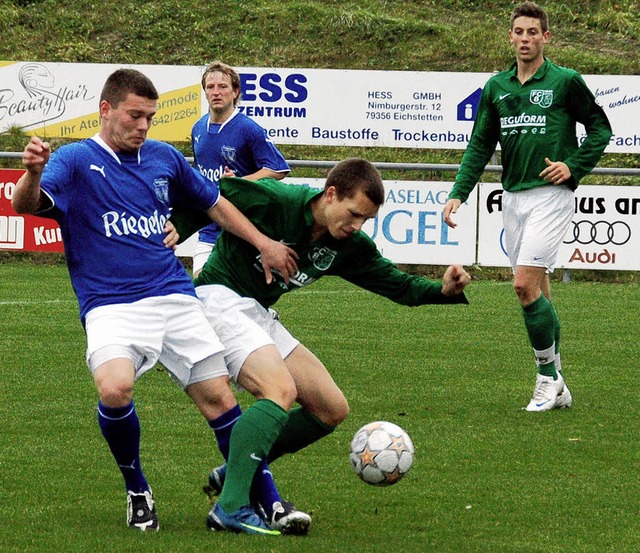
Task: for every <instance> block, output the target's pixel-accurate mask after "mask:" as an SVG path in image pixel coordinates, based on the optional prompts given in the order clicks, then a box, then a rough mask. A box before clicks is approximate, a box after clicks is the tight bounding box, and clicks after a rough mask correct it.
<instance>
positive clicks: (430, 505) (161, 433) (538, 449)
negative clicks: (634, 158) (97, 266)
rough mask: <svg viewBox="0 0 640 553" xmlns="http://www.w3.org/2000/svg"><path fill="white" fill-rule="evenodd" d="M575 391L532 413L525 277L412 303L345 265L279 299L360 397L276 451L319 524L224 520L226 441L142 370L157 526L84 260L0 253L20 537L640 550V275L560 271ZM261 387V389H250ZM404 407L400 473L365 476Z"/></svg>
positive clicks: (73, 547) (69, 546)
mask: <svg viewBox="0 0 640 553" xmlns="http://www.w3.org/2000/svg"><path fill="white" fill-rule="evenodd" d="M553 293H554V299H555V304H556V307H557V309H558V311H559V313H560V316H561V319H562V321H563V355H564V364H565V374H566V376H567V379H568V383H569V385H570V386H571V389H572V392H573V395H574V400H575V407H574V408H573V409H570V410H565V411H561V412H560V411H557V412H551V413H542V414H531V413H525V412H523V411H522V410H521V407H522V406H523V405H524V404H525V403H526V401H527V400H528V398H529V396H530V394H531V390H532V387H533V382H534V368H533V358H532V354H531V351H530V349H529V347H528V345H527V342H526V338H525V333H524V328H523V325H522V316H521V314H520V312H519V308H518V307H517V302H516V299H515V295H514V294H513V291H512V289H511V285H510V283H508V282H495V281H492V280H480V281H474V282H473V283H472V284H471V286H470V287H469V289H468V296H469V299H470V302H471V304H470V305H469V306H424V307H420V308H406V307H402V306H396V305H395V304H392V303H391V302H389V301H387V300H385V299H383V298H379V297H376V296H374V295H372V294H369V293H367V292H364V291H361V290H359V289H357V288H354V287H353V286H351V285H348V284H346V283H344V282H342V281H339V280H334V279H331V278H327V279H324V280H322V281H320V282H319V283H317V284H315V285H313V286H311V287H309V288H307V289H304V290H302V291H300V292H297V293H295V294H291V295H288V296H285V297H284V298H283V299H282V300H281V301H280V303H279V304H278V308H279V311H280V313H281V316H282V318H283V320H284V321H285V323H286V324H287V325H288V326H289V328H290V329H291V330H292V331H293V332H294V333H295V334H296V335H297V336H298V337H299V338H301V339H302V341H303V342H304V343H305V344H306V345H307V346H308V347H309V348H310V349H312V350H313V351H314V352H316V354H317V355H318V356H319V357H320V358H321V359H322V360H323V361H324V362H325V364H326V365H327V367H329V369H330V371H331V372H332V374H333V375H334V378H335V379H336V381H337V382H338V384H339V385H340V386H341V387H342V389H343V390H344V391H345V394H346V395H347V397H348V399H349V401H350V405H351V414H350V416H349V418H348V419H347V421H345V422H344V423H343V424H342V425H341V426H340V427H339V428H338V429H337V430H336V432H335V433H334V434H333V435H331V436H329V437H327V438H325V439H324V440H322V441H321V442H319V443H318V444H315V445H314V446H312V447H310V448H308V449H307V450H304V451H302V452H300V453H298V454H296V455H294V456H291V457H288V458H285V459H282V460H281V461H279V462H278V463H276V464H275V465H274V466H273V467H272V468H273V471H274V474H275V476H276V479H277V481H278V483H279V486H280V488H281V490H282V491H283V493H284V494H285V495H286V496H288V497H290V498H292V499H294V500H295V501H296V503H297V504H298V505H299V506H300V507H301V508H304V509H307V510H310V511H313V517H314V524H313V527H312V530H311V533H310V535H309V536H307V537H306V538H287V537H283V538H277V539H275V540H270V539H261V538H255V537H250V536H236V535H226V534H212V533H208V532H207V531H206V529H205V526H204V517H205V515H206V512H207V509H208V504H207V503H206V500H205V496H204V495H203V494H202V493H201V492H200V487H201V486H202V484H203V480H204V478H205V476H206V474H207V472H208V470H210V468H211V467H212V466H213V465H214V464H216V463H217V462H218V461H219V459H220V456H219V454H218V453H217V451H216V448H215V443H214V440H213V437H212V434H211V431H210V430H209V428H208V427H207V426H206V424H205V423H204V421H203V420H202V418H201V417H200V415H199V414H198V413H197V411H196V409H195V407H194V406H193V405H192V404H191V403H190V402H189V400H188V399H187V398H186V396H185V395H184V394H183V393H182V392H180V391H179V389H178V388H177V387H176V386H175V385H174V384H173V383H171V382H170V380H169V378H168V377H167V376H166V374H165V373H163V372H159V371H152V372H151V373H149V374H147V375H145V377H143V379H141V380H140V381H139V382H138V384H137V387H136V402H137V405H138V409H139V413H140V417H141V420H142V425H143V446H142V447H143V449H142V458H143V463H144V466H145V470H146V473H147V476H148V477H149V480H150V482H151V484H152V486H153V488H154V492H155V495H156V498H157V500H158V510H159V515H160V520H161V526H162V529H161V531H160V532H159V533H158V534H157V535H142V534H139V533H135V532H132V531H129V530H128V529H127V528H126V527H125V524H124V516H125V509H124V503H125V502H124V489H123V486H122V481H121V477H120V475H119V473H118V471H117V469H116V467H115V464H114V462H113V459H112V458H111V456H110V454H109V452H108V449H107V447H106V445H105V443H104V441H103V439H102V437H101V435H100V431H99V429H98V425H97V422H96V413H95V406H96V393H95V390H94V387H93V384H92V382H91V378H90V376H89V372H88V370H87V369H86V367H85V365H84V346H85V344H84V334H83V331H82V328H81V326H80V323H79V321H78V318H77V307H76V304H75V299H74V297H73V293H72V291H71V287H70V285H69V282H68V277H67V274H66V269H65V268H64V267H63V266H61V265H37V264H33V263H29V262H13V263H11V262H9V263H1V264H0V310H1V312H2V317H0V335H1V336H2V342H1V345H0V362H1V366H2V377H1V379H0V381H1V382H2V395H3V399H2V401H1V402H0V428H1V431H0V435H1V436H2V438H1V440H2V442H1V443H2V447H1V449H0V472H1V473H2V479H1V480H0V497H1V498H2V501H0V524H1V525H2V532H0V549H1V550H2V551H21V552H25V551H38V552H45V551H51V552H54V551H55V552H58V551H162V552H165V551H166V552H169V551H171V552H173V551H203V550H215V551H220V552H226V551H229V552H230V551H233V552H254V551H255V552H262V551H278V552H307V551H309V552H312V551H313V552H316V551H323V552H324V551H362V550H390V551H415V552H423V551H447V552H461V551H465V552H467V551H477V552H487V551H491V552H502V551H505V552H510V551H524V552H538V551H540V552H542V551H551V552H555V551H558V552H559V551H563V552H564V551H568V552H582V551H611V552H614V551H615V552H620V551H622V552H625V551H636V550H637V544H638V543H639V541H640V530H639V529H638V525H637V515H638V512H640V499H639V494H638V485H637V475H638V472H639V469H640V455H639V454H638V450H637V436H638V419H639V415H640V407H639V406H638V401H637V377H636V369H637V359H638V356H639V354H640V351H639V350H640V346H639V345H638V341H637V339H636V338H637V337H636V334H637V332H636V329H637V327H638V322H639V321H638V314H637V305H638V301H639V300H640V287H639V286H638V285H637V284H635V283H631V284H625V285H621V284H605V283H590V282H572V283H570V284H562V283H555V284H554V290H553ZM241 398H242V401H243V403H245V402H246V401H248V398H247V397H246V396H241ZM378 419H387V420H391V421H394V422H396V423H398V424H400V425H401V426H403V427H404V428H405V429H406V430H407V431H408V432H409V433H410V435H411V436H412V438H413V440H414V443H415V446H416V461H415V464H414V467H413V468H412V470H411V472H410V473H409V474H408V475H407V476H406V477H405V479H404V480H402V481H401V482H400V483H399V484H397V485H396V486H393V487H390V488H382V489H378V488H374V487H370V486H367V485H366V484H364V483H362V482H360V481H359V480H358V479H357V477H356V476H355V474H354V473H353V472H352V470H351V468H350V466H349V461H348V446H349V441H350V439H351V437H352V435H353V433H354V432H355V430H356V429H357V428H359V427H360V426H361V425H362V424H364V423H366V422H369V421H371V420H378Z"/></svg>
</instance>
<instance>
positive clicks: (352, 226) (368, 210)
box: [325, 186, 378, 240]
mask: <svg viewBox="0 0 640 553" xmlns="http://www.w3.org/2000/svg"><path fill="white" fill-rule="evenodd" d="M325 195H326V203H327V207H326V211H325V217H326V225H327V230H328V231H329V234H331V236H333V237H334V238H336V239H338V240H342V239H344V238H347V237H348V236H351V235H352V234H353V233H354V232H355V231H357V230H360V229H361V228H362V225H364V223H365V222H366V221H367V220H369V219H372V218H373V217H375V216H376V215H377V213H378V206H377V205H375V204H374V203H373V202H372V201H371V200H370V199H369V197H368V196H367V195H366V194H365V193H364V192H363V191H362V190H358V191H357V192H356V194H355V196H354V197H353V198H342V199H341V200H340V199H338V195H337V194H336V190H335V188H334V187H332V186H331V187H329V188H328V189H327V191H326V194H325Z"/></svg>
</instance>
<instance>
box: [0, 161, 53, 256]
mask: <svg viewBox="0 0 640 553" xmlns="http://www.w3.org/2000/svg"><path fill="white" fill-rule="evenodd" d="M23 173H24V170H22V169H0V250H14V251H26V252H62V251H64V248H63V245H62V235H61V233H60V227H59V226H58V223H56V222H55V221H54V220H53V219H45V218H44V217H36V216H34V215H18V214H17V213H16V212H15V211H14V210H13V208H12V207H11V196H13V190H14V189H15V186H16V182H18V179H19V178H20V177H21V176H22V174H23Z"/></svg>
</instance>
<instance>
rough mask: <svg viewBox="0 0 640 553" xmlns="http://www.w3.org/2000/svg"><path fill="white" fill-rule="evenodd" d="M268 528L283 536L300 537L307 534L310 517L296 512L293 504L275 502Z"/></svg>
mask: <svg viewBox="0 0 640 553" xmlns="http://www.w3.org/2000/svg"><path fill="white" fill-rule="evenodd" d="M269 526H271V528H273V529H274V530H279V531H280V532H282V533H283V534H291V535H296V536H302V535H305V534H308V533H309V527H310V526H311V517H310V516H309V515H308V514H307V513H304V512H302V511H298V510H297V509H296V508H295V507H294V505H293V503H289V502H288V501H283V502H282V503H280V502H279V501H276V502H275V503H274V504H273V514H272V515H271V521H270V523H269Z"/></svg>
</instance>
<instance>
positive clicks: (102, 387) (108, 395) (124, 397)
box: [98, 381, 133, 407]
mask: <svg viewBox="0 0 640 553" xmlns="http://www.w3.org/2000/svg"><path fill="white" fill-rule="evenodd" d="M98 395H99V397H100V401H101V403H102V404H103V405H106V406H107V407H124V406H125V405H128V404H129V403H131V401H132V400H133V383H132V382H124V381H108V382H101V383H100V384H99V385H98Z"/></svg>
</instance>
